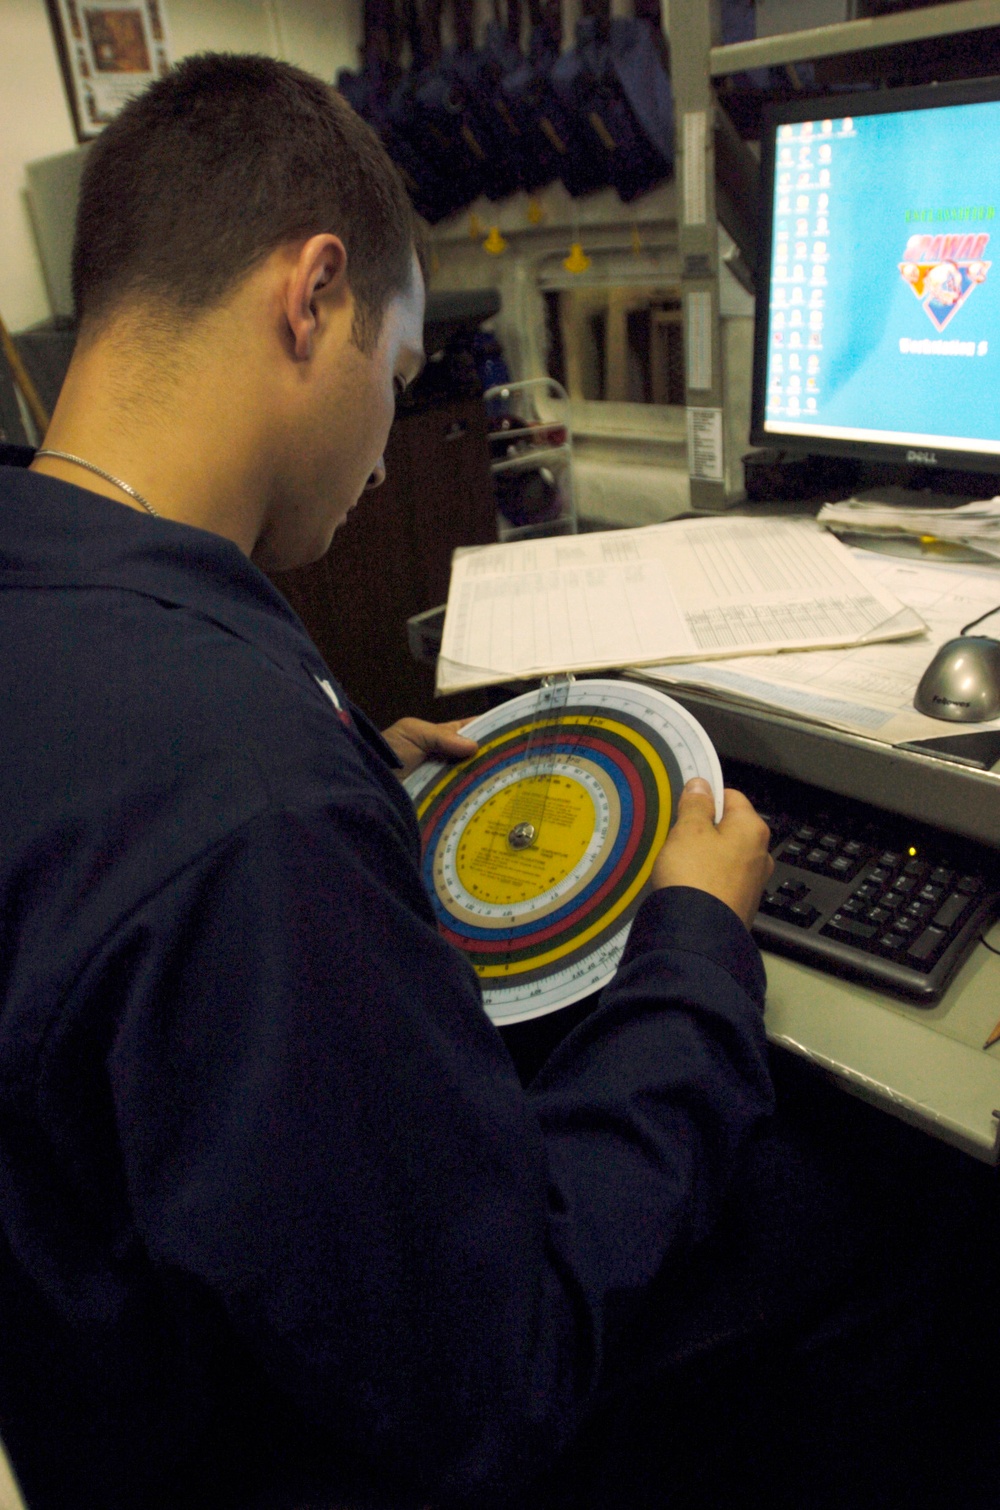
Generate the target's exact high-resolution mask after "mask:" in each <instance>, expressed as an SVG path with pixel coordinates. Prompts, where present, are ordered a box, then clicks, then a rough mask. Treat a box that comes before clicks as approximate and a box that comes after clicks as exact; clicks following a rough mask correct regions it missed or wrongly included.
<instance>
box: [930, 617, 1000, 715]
mask: <svg viewBox="0 0 1000 1510" xmlns="http://www.w3.org/2000/svg"><path fill="white" fill-rule="evenodd" d="M913 706H914V707H915V708H916V710H917V712H918V713H927V714H929V715H930V717H931V718H944V719H947V720H948V722H949V723H953V724H980V723H983V722H984V721H985V720H986V719H988V718H1000V640H992V639H990V638H989V637H988V636H987V635H984V634H960V635H959V636H958V637H957V638H956V639H954V640H946V641H945V643H944V644H943V645H942V646H941V648H940V650H939V651H938V653H937V655H936V656H935V657H934V659H933V660H932V661H931V663H930V665H929V666H928V667H927V670H926V671H925V672H924V674H923V676H922V677H921V678H920V683H919V685H918V687H917V690H916V692H915V694H914V697H913Z"/></svg>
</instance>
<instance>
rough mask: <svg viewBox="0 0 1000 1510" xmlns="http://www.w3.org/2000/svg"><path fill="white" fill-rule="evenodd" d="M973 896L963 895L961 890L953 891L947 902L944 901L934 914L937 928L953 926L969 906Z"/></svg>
mask: <svg viewBox="0 0 1000 1510" xmlns="http://www.w3.org/2000/svg"><path fill="white" fill-rule="evenodd" d="M971 900H972V898H971V897H966V896H963V895H962V893H961V892H960V891H953V892H952V894H951V896H950V897H949V898H948V900H947V901H946V902H942V904H941V906H940V907H939V908H938V910H937V912H936V913H935V914H934V924H935V927H937V928H952V927H954V925H955V924H956V923H957V922H958V920H959V918H960V917H961V916H962V913H963V912H964V911H965V909H966V908H967V907H968V905H969V903H970V901H971Z"/></svg>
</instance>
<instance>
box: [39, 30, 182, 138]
mask: <svg viewBox="0 0 1000 1510" xmlns="http://www.w3.org/2000/svg"><path fill="white" fill-rule="evenodd" d="M48 7H49V14H50V15H51V17H52V25H53V28H54V30H55V36H56V46H57V49H58V51H59V60H60V63H61V65H62V70H63V75H64V77H65V80H66V89H67V92H68V94H69V99H70V104H71V106H72V109H73V121H74V124H75V126H76V134H77V138H78V140H79V141H81V142H85V141H89V140H90V138H91V137H94V136H99V135H100V133H101V131H102V130H103V128H104V127H105V126H106V125H107V124H108V122H109V121H110V120H113V119H114V117H115V116H116V115H117V114H118V112H119V110H120V109H121V108H122V106H123V105H124V103H125V101H126V100H127V99H129V98H130V97H131V96H132V95H134V94H138V93H139V92H140V90H142V89H144V88H145V87H146V85H147V84H149V83H151V82H152V81H153V79H156V78H159V77H160V76H161V75H162V74H164V73H166V72H167V69H168V68H169V67H170V39H169V33H168V29H167V15H166V0H94V3H91V0H48Z"/></svg>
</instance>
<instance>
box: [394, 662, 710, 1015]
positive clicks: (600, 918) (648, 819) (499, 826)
mask: <svg viewBox="0 0 1000 1510" xmlns="http://www.w3.org/2000/svg"><path fill="white" fill-rule="evenodd" d="M465 732H467V733H468V734H469V735H471V736H472V737H473V738H475V739H477V740H478V741H479V750H478V752H477V754H476V755H474V756H473V757H472V759H471V760H466V761H463V762H462V764H461V765H444V764H442V763H441V762H439V761H428V762H426V763H425V764H424V765H422V766H420V767H419V768H418V769H417V770H416V771H414V772H413V774H412V775H411V776H410V777H409V778H408V780H407V782H406V789H407V791H408V792H409V794H410V796H411V797H412V799H413V802H414V805H415V807H416V810H417V819H418V822H419V824H420V831H421V837H422V840H423V870H424V881H425V884H426V886H427V889H428V891H429V892H430V895H431V898H432V900H433V903H434V907H435V910H436V912H437V916H438V922H439V926H440V928H441V932H442V933H443V934H444V936H445V938H447V939H449V940H450V942H451V943H453V944H455V945H457V947H458V948H460V949H462V950H463V951H464V952H465V953H466V954H467V955H468V957H469V959H470V961H471V963H472V965H473V966H474V968H475V970H476V973H477V974H478V976H479V978H480V981H481V983H482V987H483V998H484V1002H485V1006H486V1010H487V1012H488V1013H489V1015H490V1017H492V1019H493V1021H494V1022H496V1023H498V1024H501V1025H502V1024H505V1023H514V1022H522V1021H524V1020H525V1019H527V1018H529V1017H537V1016H540V1015H541V1014H542V1013H543V1012H552V1011H555V1010H556V1008H557V1007H565V1006H568V1005H569V1004H570V1003H571V1002H574V1001H579V1000H580V998H581V997H584V996H589V995H590V993H591V992H593V991H597V990H599V989H600V988H601V986H603V985H604V984H606V982H607V981H608V980H610V978H611V976H612V975H613V974H614V972H615V969H616V967H617V965H618V961H619V959H620V958H621V954H622V951H623V949H624V948H625V942H626V939H627V938H628V931H629V927H630V925H631V922H632V918H633V916H634V915H635V912H636V909H637V908H638V906H639V903H640V902H641V900H642V898H643V896H644V895H645V888H646V882H647V881H648V879H649V874H650V871H651V869H652V865H653V861H654V859H655V858H656V855H657V853H658V851H659V849H660V846H661V845H662V843H663V841H664V839H665V838H666V836H667V832H668V830H669V828H670V826H671V824H672V822H673V820H674V816H675V812H676V806H677V799H678V797H679V795H680V791H681V788H682V787H683V785H684V783H685V781H688V780H689V779H690V778H691V777H692V776H704V777H705V778H706V779H707V780H708V781H709V783H710V784H711V786H712V790H713V792H714V793H715V802H716V816H717V817H721V814H722V772H721V770H720V768H719V761H718V758H717V756H716V754H715V750H714V749H713V747H712V745H711V743H710V741H709V739H708V736H707V735H706V734H705V731H704V730H703V729H702V727H701V725H700V724H698V723H697V722H696V720H695V719H693V718H692V717H691V715H690V714H689V713H687V712H686V711H685V710H684V709H683V708H682V707H681V706H680V705H679V704H678V703H676V702H674V700H673V699H672V698H670V697H667V696H666V694H665V693H663V692H659V691H657V690H656V689H655V688H652V687H647V686H643V685H640V684H639V683H636V682H624V681H610V680H601V679H597V678H594V679H588V680H585V681H579V682H571V681H568V680H567V681H559V682H556V683H555V684H554V685H550V686H544V687H542V689H541V690H540V691H539V692H530V693H527V694H525V695H524V696H523V697H515V698H513V699H512V700H511V701H510V702H507V703H504V704H502V705H501V706H500V707H499V708H494V709H493V710H492V712H490V713H485V714H483V715H482V716H481V717H479V718H476V719H474V720H473V721H472V722H471V723H470V724H468V725H467V726H466V730H465Z"/></svg>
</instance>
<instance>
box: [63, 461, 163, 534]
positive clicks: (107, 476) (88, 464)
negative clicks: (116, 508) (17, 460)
mask: <svg viewBox="0 0 1000 1510" xmlns="http://www.w3.org/2000/svg"><path fill="white" fill-rule="evenodd" d="M35 456H36V458H37V457H39V456H55V457H57V458H58V460H59V461H71V462H73V464H74V466H78V467H85V468H86V469H87V471H88V472H96V474H97V476H98V477H103V478H104V481H105V482H110V483H112V484H113V485H114V486H115V487H116V488H121V490H122V492H123V493H127V494H128V496H129V497H130V498H134V499H135V501H136V503H141V504H142V506H143V508H144V509H145V510H146V512H147V513H149V514H152V516H153V518H154V519H162V518H163V515H162V514H158V513H157V512H156V510H155V509H154V507H153V505H152V504H151V503H150V501H149V499H148V498H143V496H142V494H141V493H140V492H139V490H138V488H133V487H132V485H131V484H130V483H127V482H122V480H121V478H120V477H113V476H112V474H111V473H110V472H105V471H104V469H103V467H95V466H94V463H93V462H92V461H84V459H83V457H82V456H73V455H72V454H71V452H69V451H50V450H47V449H43V450H41V451H36V452H35Z"/></svg>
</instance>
